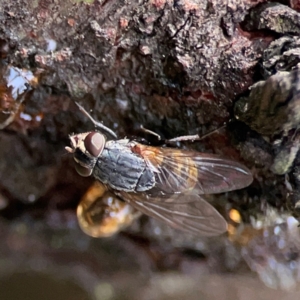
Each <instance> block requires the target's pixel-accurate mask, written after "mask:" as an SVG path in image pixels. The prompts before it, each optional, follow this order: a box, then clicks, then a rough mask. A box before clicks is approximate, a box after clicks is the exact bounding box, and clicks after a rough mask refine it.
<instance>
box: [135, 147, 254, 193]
mask: <svg viewBox="0 0 300 300" xmlns="http://www.w3.org/2000/svg"><path fill="white" fill-rule="evenodd" d="M133 151H136V152H137V153H139V154H140V155H141V156H142V157H143V158H144V159H145V161H146V163H147V165H148V166H149V167H150V168H151V169H152V170H153V171H154V173H155V176H156V184H155V188H154V191H150V192H153V195H154V196H159V195H171V194H174V193H188V192H191V191H193V192H196V193H197V194H217V193H223V192H228V191H232V190H237V189H241V188H244V187H246V186H248V185H249V184H250V183H251V182H252V179H253V178H252V174H251V172H250V171H249V170H248V169H247V168H246V167H245V166H243V165H242V164H240V163H238V162H236V161H232V160H229V159H224V158H220V157H219V156H217V155H214V154H204V153H199V152H196V151H186V150H179V149H173V148H156V147H150V146H145V145H141V144H137V145H136V146H135V148H134V149H133Z"/></svg>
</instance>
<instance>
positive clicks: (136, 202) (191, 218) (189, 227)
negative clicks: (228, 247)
mask: <svg viewBox="0 0 300 300" xmlns="http://www.w3.org/2000/svg"><path fill="white" fill-rule="evenodd" d="M144 195H145V194H144ZM120 197H121V198H123V200H125V201H126V202H128V203H129V204H131V205H132V206H133V207H134V208H136V209H137V210H139V211H141V212H142V213H144V214H146V215H148V216H150V217H153V218H154V219H157V220H160V221H163V222H165V223H167V224H168V225H170V226H171V227H173V228H175V229H179V230H182V231H185V232H189V233H193V234H195V235H201V236H214V235H219V234H222V233H224V232H225V231H227V222H226V221H225V219H224V218H223V217H222V216H221V215H220V213H219V212H218V211H217V210H216V209H215V208H214V207H213V206H212V205H210V204H209V203H208V202H206V201H205V200H204V199H203V198H201V197H200V196H199V195H192V194H189V195H183V194H180V195H173V196H171V197H170V199H169V201H165V202H162V201H157V199H155V198H152V199H151V201H149V200H150V199H149V198H148V197H147V196H145V198H144V197H143V194H133V193H125V192H121V193H120ZM182 197H183V198H185V199H184V201H182V200H181V199H180V198H182Z"/></svg>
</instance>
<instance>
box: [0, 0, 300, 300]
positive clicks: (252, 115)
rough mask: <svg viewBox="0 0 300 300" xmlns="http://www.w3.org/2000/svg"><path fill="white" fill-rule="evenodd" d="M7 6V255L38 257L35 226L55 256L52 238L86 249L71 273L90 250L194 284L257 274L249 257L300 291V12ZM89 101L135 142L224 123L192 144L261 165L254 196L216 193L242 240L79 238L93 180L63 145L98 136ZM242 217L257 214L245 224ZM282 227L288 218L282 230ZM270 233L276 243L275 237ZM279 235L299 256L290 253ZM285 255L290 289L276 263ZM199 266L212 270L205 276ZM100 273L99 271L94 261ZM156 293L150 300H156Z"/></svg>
mask: <svg viewBox="0 0 300 300" xmlns="http://www.w3.org/2000/svg"><path fill="white" fill-rule="evenodd" d="M0 4H1V5H0V7H1V8H0V54H1V65H0V68H1V70H0V72H1V78H0V128H1V130H0V206H1V209H2V213H1V215H2V217H3V221H2V222H3V226H2V227H3V231H4V232H5V235H4V237H3V240H4V241H5V244H7V245H8V246H5V247H3V249H2V255H1V257H2V258H5V257H6V256H7V253H9V252H13V253H15V255H16V256H18V254H19V253H22V252H23V251H24V252H25V253H27V254H28V257H34V253H33V251H32V250H28V249H30V246H28V244H27V243H28V242H27V238H28V236H27V234H28V233H24V232H23V231H22V230H25V232H27V230H28V231H29V234H28V235H30V232H33V233H34V238H33V239H32V240H33V241H35V242H36V243H38V244H39V245H41V247H40V248H39V247H38V249H40V250H41V253H42V254H41V257H43V255H44V254H43V253H44V247H46V246H45V245H43V244H44V243H46V244H47V243H49V245H50V246H49V248H51V249H52V248H53V247H54V248H55V247H58V248H61V251H64V253H67V254H70V253H72V252H73V250H74V249H75V252H76V253H80V254H78V255H77V254H76V253H75V254H74V255H73V254H72V255H71V256H74V258H73V261H72V262H71V264H72V265H76V264H75V263H74V261H76V260H77V259H76V256H77V258H78V257H80V259H79V258H78V260H81V259H83V258H84V259H86V260H87V262H84V263H83V265H85V263H86V264H88V266H90V265H91V264H92V265H93V262H94V261H97V262H98V261H99V260H100V261H101V256H102V255H104V257H106V259H107V261H108V262H109V264H108V265H107V266H98V268H100V269H101V268H102V269H103V270H109V269H110V264H112V265H113V263H114V264H115V262H114V260H115V259H116V258H117V261H118V263H119V265H120V266H121V267H120V269H121V270H123V271H124V270H125V272H126V271H127V272H128V271H129V270H131V266H133V265H135V264H136V265H135V266H134V267H133V270H131V271H132V272H133V273H134V272H136V273H138V272H145V273H146V274H148V275H145V278H143V279H141V281H143V280H144V281H143V282H144V283H143V284H146V283H145V282H148V283H149V281H147V280H150V279H149V278H152V277H151V276H152V275H153V274H152V272H154V274H155V276H161V275H158V274H161V273H159V272H161V271H166V270H167V271H170V270H172V271H173V272H175V273H176V274H177V275H178V274H180V275H178V276H190V275H191V273H193V272H195V273H197V274H198V270H200V269H201V265H202V264H203V263H204V264H205V266H206V267H205V268H206V269H205V271H204V273H205V272H212V270H214V271H226V270H227V271H228V270H231V271H232V270H238V269H239V268H243V267H241V266H243V263H242V262H243V260H244V259H245V260H246V262H247V263H248V265H249V266H250V267H251V268H252V269H253V270H255V271H257V272H258V273H259V275H260V276H261V278H262V279H263V280H264V282H265V283H267V284H268V285H269V286H272V287H279V286H280V287H283V288H288V287H289V286H292V285H293V283H296V281H297V279H296V277H297V276H296V275H297V272H296V271H295V270H296V268H294V269H293V271H291V272H290V273H288V271H289V270H290V268H291V265H292V263H293V266H295V264H297V263H298V255H297V253H298V251H297V250H298V249H300V243H299V241H298V239H299V238H298V237H296V235H295V226H296V225H294V223H293V222H292V221H291V219H289V216H290V215H292V214H293V215H294V216H296V217H298V209H299V207H298V199H299V198H298V195H299V192H298V190H299V167H298V164H299V157H298V156H299V155H298V150H299V142H298V141H299V136H298V131H297V128H298V124H299V121H300V120H299V116H298V114H299V112H298V110H299V109H298V106H299V104H298V102H299V99H298V95H299V83H298V82H299V78H298V77H299V71H297V70H295V69H296V66H297V64H298V63H299V45H300V42H299V38H298V35H299V30H300V28H299V27H300V15H299V13H298V12H297V9H298V10H299V7H297V5H296V4H297V3H296V4H295V3H294V2H293V1H291V2H290V3H288V4H287V3H286V2H284V3H283V4H280V3H275V2H268V1H242V0H240V1H226V2H224V1H221V0H211V1H186V0H183V1H175V2H173V1H163V0H161V1H156V0H152V1H139V2H137V1H131V2H129V1H94V2H93V3H88V2H77V1H60V0H54V1H47V0H43V1H35V2H32V1H19V0H17V1H14V2H11V1H3V0H1V1H0ZM280 71H284V72H280ZM250 87H251V90H250V91H249V88H250ZM74 101H77V102H79V103H81V104H82V105H83V106H84V107H85V108H86V109H87V110H91V111H92V115H93V116H94V117H95V118H96V119H98V120H100V121H102V122H103V123H104V124H105V125H106V126H108V127H110V128H111V129H112V130H114V131H115V132H116V133H117V135H118V136H119V137H120V138H123V137H125V136H127V137H143V135H142V132H141V131H140V125H143V126H144V127H145V128H148V129H150V130H152V131H154V132H156V133H158V134H160V135H161V136H162V137H163V138H173V137H176V136H180V135H186V134H200V135H204V134H206V133H208V132H210V131H213V130H215V129H217V128H219V127H221V126H222V125H223V124H224V122H226V124H227V126H226V128H225V129H222V130H220V131H219V132H218V133H214V134H212V135H210V136H208V137H206V138H205V139H203V140H202V141H201V143H199V142H197V143H193V144H187V143H182V144H181V145H180V146H181V147H183V148H192V149H196V150H199V151H202V152H213V153H217V154H220V155H222V156H224V157H227V158H231V159H234V160H237V161H240V162H242V163H244V164H245V165H246V166H247V167H248V168H249V169H251V170H252V172H253V176H254V182H253V184H252V185H251V186H250V187H248V188H247V189H244V190H242V191H236V192H231V193H227V194H226V195H220V196H217V197H211V199H210V200H211V201H212V203H214V204H215V206H216V207H217V208H218V209H219V210H220V212H221V213H222V214H223V215H224V216H225V218H226V219H227V220H228V221H229V223H230V227H229V238H228V237H225V236H224V237H221V238H217V239H199V238H194V237H191V236H188V235H186V234H182V233H179V232H176V231H174V230H172V229H170V228H168V227H167V226H166V225H163V224H160V223H158V222H156V221H154V220H150V219H147V218H146V217H143V218H142V219H140V220H138V221H136V222H135V223H134V224H133V225H132V227H130V228H129V229H128V230H127V231H126V232H125V233H122V234H121V235H120V236H117V237H116V238H113V239H112V240H110V241H109V242H107V241H92V240H90V239H89V238H88V237H85V236H84V235H83V233H82V234H80V232H79V231H78V226H77V223H76V213H75V209H76V207H77V205H78V203H79V201H80V199H81V197H82V195H83V194H84V192H85V191H86V190H87V188H88V187H89V186H90V185H91V184H92V182H93V179H92V178H82V177H80V176H79V175H78V174H77V173H76V172H75V170H74V164H73V162H72V158H71V156H70V155H67V154H66V152H65V150H64V147H65V146H67V145H69V140H68V135H69V134H70V133H74V132H76V133H77V132H84V131H87V130H91V129H92V128H93V125H92V124H91V123H90V122H89V121H88V120H87V118H86V117H85V116H84V115H83V114H82V113H81V112H80V111H79V110H78V108H77V106H76V105H75V104H74ZM235 211H237V212H238V214H239V215H240V217H241V219H242V221H240V220H239V221H237V220H236V219H234V218H233V217H232V213H233V212H235ZM234 220H235V221H236V222H234ZM281 221H282V222H284V223H286V224H287V225H280V226H279V227H278V225H277V223H280V222H281ZM249 224H251V225H249ZM291 224H293V225H291ZM36 226H37V227H38V229H37V228H36ZM16 228H17V229H18V230H17V234H16V232H15V230H16ZM20 228H21V229H22V230H21V229H20ZM24 228H25V229H24ZM264 228H266V229H265V230H269V228H272V230H273V229H274V231H276V230H277V231H276V232H277V234H276V235H274V236H272V235H271V234H269V235H268V236H266V235H264V234H263V232H264ZM20 230H21V231H20ZM48 230H50V231H51V232H52V233H51V234H50V235H47V232H48ZM20 232H21V233H20ZM22 232H23V234H24V236H25V239H24V240H23V239H22ZM55 235H58V236H59V238H57V237H55ZM14 237H15V239H14ZM11 239H14V244H10V243H11V242H10V240H11ZM73 239H75V240H76V242H74V241H72V240H73ZM119 239H120V240H119ZM25 240H26V242H25ZM53 240H54V241H55V240H56V241H57V240H58V241H59V242H57V243H58V244H57V245H58V246H55V245H56V244H55V242H54V246H53V244H51V241H53ZM68 241H70V244H69V243H68ZM80 241H82V242H80ZM280 241H281V242H282V241H284V249H285V252H284V254H282V253H281V252H280V251H279V250H278V247H279V248H280V246H279V244H280ZM94 243H96V244H97V243H98V244H97V247H98V249H97V251H96V252H98V256H97V255H96V258H95V259H94V260H92V261H91V260H90V259H89V257H88V253H93V251H94V250H93V244H94ZM29 244H30V243H29ZM30 245H31V244H30ZM59 245H61V246H59ZM68 245H69V246H68ZM257 245H259V246H260V248H259V249H262V250H261V252H260V253H261V255H260V256H259V255H257V252H256V251H255V249H257V248H256V247H257ZM280 245H281V246H282V244H280ZM28 247H29V248H28ZM102 247H104V248H102ZM46 248H47V247H46ZM99 248H100V250H99ZM242 248H243V249H244V250H241V249H242ZM26 249H27V250H28V251H27V250H26ZM112 249H119V250H118V251H116V252H114V251H112ZM245 249H246V250H245ZM281 249H282V248H281ZM40 250H37V252H39V251H40ZM277 250H278V251H277ZM49 251H50V250H49ZM50 252H51V251H50ZM54 252H55V253H56V250H55V251H54ZM99 253H101V255H100V254H99ZM124 253H126V254H124ZM131 253H132V256H133V257H134V259H133V258H132V257H131ZM270 253H273V254H272V255H274V257H273V258H274V261H276V263H277V266H278V268H279V267H281V268H282V269H284V270H285V273H284V274H285V276H286V277H285V279H286V278H288V280H286V281H284V280H283V279H282V277H280V275H278V274H280V272H279V271H278V274H277V275H276V276H277V277H276V276H275V275H274V274H273V273H272V272H274V269H272V268H271V267H270V268H269V269H268V266H269V265H268V264H269V260H268V259H269V258H270V255H271V254H270ZM39 255H40V254H39ZM48 255H50V256H51V254H49V253H47V257H48ZM56 255H58V258H57V259H58V260H59V254H56ZM105 255H107V256H105ZM124 257H125V258H124ZM123 258H124V259H123ZM26 259H27V256H26V255H25V256H24V257H23V261H25V260H26ZM47 259H48V258H47ZM47 259H46V260H47ZM11 260H12V262H13V263H12V264H14V263H15V262H14V258H13V259H11ZM41 260H43V259H41ZM61 260H62V261H63V262H64V263H65V261H66V260H65V259H64V258H63V257H62V258H61ZM119 260H120V261H119ZM126 260H129V261H130V264H128V263H124V262H125V261H126ZM131 260H135V262H134V263H133V262H131ZM191 262H193V263H194V262H195V263H196V264H197V266H198V267H199V269H197V268H191V265H192V264H193V263H191ZM16 265H17V264H16ZM21 265H22V264H21ZM185 266H188V267H185ZM208 266H209V267H208ZM261 266H264V268H260V267H261ZM28 268H29V267H28V266H25V271H26V270H27V269H28ZM95 268H96V266H95ZM45 269H46V268H45ZM87 269H88V271H86V272H87V273H88V272H90V274H91V273H93V271H91V269H93V268H90V267H87ZM112 269H113V268H112ZM282 269H281V270H282ZM10 270H13V271H14V270H16V267H12V268H11V269H10ZM259 270H260V271H259ZM262 270H263V271H262ZM297 270H298V269H297ZM13 271H10V272H13ZM120 272H121V271H120V270H119V269H118V268H115V269H113V271H111V276H113V275H112V274H118V276H119V277H118V280H116V281H115V283H116V284H118V285H120V286H121V287H122V286H123V287H124V286H126V284H125V283H124V282H126V280H125V281H122V280H123V279H122V276H121V275H122V274H121V273H122V272H121V273H120ZM199 272H201V270H200V271H199ZM54 273H55V272H54ZM287 273H288V274H289V275H286V274H287ZM149 274H152V275H151V276H150V275H149ZM193 274H194V273H193ZM193 274H192V275H191V277H193ZM266 274H267V275H266ZM2 276H6V275H5V274H2ZM80 276H81V275H80ZM80 276H79V277H80ZM153 276H154V275H153ZM155 276H154V277H155ZM197 276H198V275H197ZM197 276H196V277H197ZM96 277H97V276H96ZM96 277H93V278H92V279H91V281H93V280H94V281H93V282H96V281H97V280H96V279H95V278H96ZM100 277H101V276H100ZM154 277H153V278H154ZM196 277H193V278H196ZM107 278H108V275H107V277H106V278H105V280H108V279H107ZM133 278H135V277H134V276H133ZM197 278H198V277H197ZM266 278H267V279H268V280H266ZM173 279H174V278H173ZM76 280H77V279H76ZM76 280H75V281H76ZM101 280H104V279H103V278H102V279H101ZM105 280H104V283H105V282H106V281H105ZM153 280H154V281H153V282H155V279H153ZM287 281H288V282H289V284H290V285H289V284H285V283H286V282H287ZM76 282H77V281H76ZM175 282H176V280H175ZM110 284H111V283H109V285H105V284H104V285H102V288H100V290H101V291H106V292H107V293H108V295H110V296H107V298H105V299H115V298H116V297H117V296H118V297H119V295H117V294H114V293H113V292H111V291H112V290H113V289H114V288H113V287H111V285H110ZM149 284H150V283H149ZM146 285H147V284H146ZM153 285H154V286H156V283H153ZM186 285H187V286H189V284H188V283H186ZM82 286H84V287H85V288H87V290H89V289H91V286H93V288H94V284H92V285H91V286H89V287H86V285H85V284H82ZM108 286H109V287H108ZM191 287H193V284H192V285H191ZM147 288H148V289H149V291H150V290H151V287H147ZM105 289H106V290H105ZM124 290H126V289H125V288H124ZM109 291H110V292H109ZM139 291H140V290H139ZM132 293H134V291H132ZM149 293H150V292H149ZM161 294H163V292H162V293H161ZM197 296H198V295H194V296H191V298H190V299H194V298H192V297H196V298H195V299H198V298H197ZM93 297H96V296H93ZM153 297H154V296H153ZM158 297H159V296H155V299H174V298H171V297H169V298H168V296H166V297H165V298H158ZM161 297H163V296H161ZM150 298H151V295H150V294H149V297H148V298H147V297H146V298H145V299H150ZM95 299H96V298H95ZM116 299H119V298H116ZM120 299H124V298H120ZM131 299H134V298H133V297H132V298H131ZM151 299H152V298H151ZM249 299H250V298H249Z"/></svg>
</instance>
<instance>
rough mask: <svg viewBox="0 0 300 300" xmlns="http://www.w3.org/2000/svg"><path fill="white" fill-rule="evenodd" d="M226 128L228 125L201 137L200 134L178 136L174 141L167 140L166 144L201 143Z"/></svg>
mask: <svg viewBox="0 0 300 300" xmlns="http://www.w3.org/2000/svg"><path fill="white" fill-rule="evenodd" d="M225 127H226V124H225V125H223V126H221V127H219V128H217V129H215V130H213V131H211V132H208V133H206V134H204V135H202V136H200V135H199V134H194V135H183V136H178V137H176V138H173V139H169V140H165V143H166V144H172V143H178V142H187V141H188V142H194V141H200V140H202V139H204V138H206V137H208V136H210V135H212V134H214V133H216V132H218V131H219V130H221V129H223V128H225Z"/></svg>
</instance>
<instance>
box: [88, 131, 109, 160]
mask: <svg viewBox="0 0 300 300" xmlns="http://www.w3.org/2000/svg"><path fill="white" fill-rule="evenodd" d="M84 146H85V149H86V151H87V152H88V153H89V154H90V155H92V156H93V157H95V158H97V157H99V155H100V154H101V153H102V151H103V149H104V146H105V137H104V135H103V134H101V133H99V132H96V131H92V132H90V133H89V134H88V135H87V136H86V138H85V139H84Z"/></svg>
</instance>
